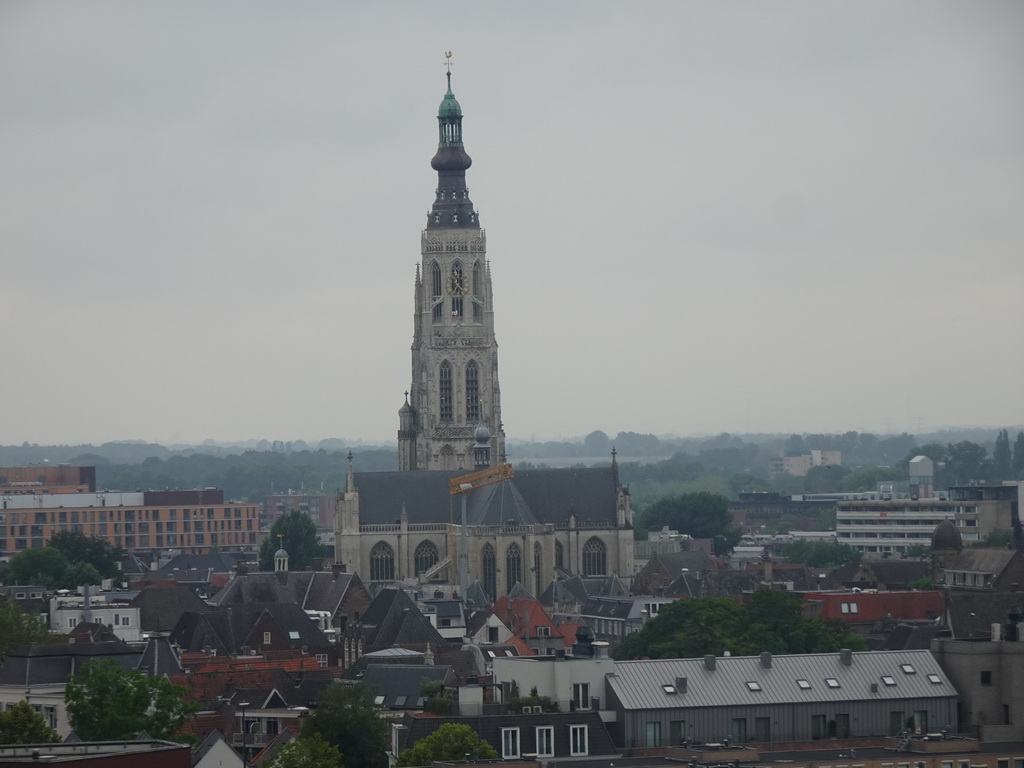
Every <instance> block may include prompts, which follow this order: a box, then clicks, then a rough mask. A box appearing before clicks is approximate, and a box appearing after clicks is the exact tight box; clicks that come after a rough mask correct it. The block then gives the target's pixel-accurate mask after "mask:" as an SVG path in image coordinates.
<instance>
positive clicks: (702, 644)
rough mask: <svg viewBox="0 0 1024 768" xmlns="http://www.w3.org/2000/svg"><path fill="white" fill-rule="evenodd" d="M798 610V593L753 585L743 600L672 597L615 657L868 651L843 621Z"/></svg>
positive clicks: (679, 656) (860, 639)
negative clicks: (824, 619)
mask: <svg viewBox="0 0 1024 768" xmlns="http://www.w3.org/2000/svg"><path fill="white" fill-rule="evenodd" d="M801 610H802V605H801V601H800V599H799V598H798V597H796V596H794V595H791V594H787V593H785V592H777V591H774V590H770V589H760V590H757V591H756V592H755V593H754V594H753V595H752V596H751V597H750V599H749V600H748V602H747V603H746V604H745V605H741V604H739V603H737V602H734V601H733V600H730V599H729V598H724V597H702V598H689V599H686V600H676V601H675V602H674V603H670V604H669V605H666V606H664V607H662V609H661V610H660V611H659V612H658V615H657V616H656V617H655V618H653V619H651V620H650V621H648V622H647V623H646V624H644V626H643V629H641V630H640V631H639V632H634V633H633V634H631V635H627V636H626V638H625V640H623V642H622V644H621V645H620V646H619V648H618V650H617V651H616V652H615V658H617V659H637V658H643V657H648V658H655V659H667V658H695V657H698V656H703V655H705V654H714V655H716V656H721V655H723V654H724V653H725V652H726V651H729V652H730V653H731V654H732V655H734V656H737V655H739V656H750V655H754V654H757V653H760V652H761V651H771V652H772V653H825V652H829V651H836V650H839V649H840V648H850V649H853V650H867V645H866V644H865V643H864V640H863V639H862V638H860V637H858V636H857V635H855V634H853V633H851V632H849V631H848V630H847V629H846V627H845V626H844V625H842V624H840V623H838V622H824V621H822V620H820V619H806V618H804V617H803V615H802V613H801Z"/></svg>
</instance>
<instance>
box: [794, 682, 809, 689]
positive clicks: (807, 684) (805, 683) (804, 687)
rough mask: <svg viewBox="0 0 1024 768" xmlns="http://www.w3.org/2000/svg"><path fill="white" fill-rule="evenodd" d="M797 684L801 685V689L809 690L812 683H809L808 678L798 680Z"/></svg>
mask: <svg viewBox="0 0 1024 768" xmlns="http://www.w3.org/2000/svg"><path fill="white" fill-rule="evenodd" d="M796 684H797V687H799V688H800V690H801V691H809V690H811V684H810V683H808V682H807V681H806V680H797V681H796Z"/></svg>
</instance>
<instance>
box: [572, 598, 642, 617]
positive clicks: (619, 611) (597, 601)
mask: <svg viewBox="0 0 1024 768" xmlns="http://www.w3.org/2000/svg"><path fill="white" fill-rule="evenodd" d="M636 602H637V601H636V598H629V599H626V600H614V599H609V598H601V597H595V598H591V599H590V600H588V601H587V602H586V603H585V604H584V606H583V607H582V608H581V609H580V616H586V617H590V616H597V617H600V618H605V619H628V618H629V615H630V613H632V611H633V607H634V606H635V605H636Z"/></svg>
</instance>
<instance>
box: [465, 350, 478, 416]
mask: <svg viewBox="0 0 1024 768" xmlns="http://www.w3.org/2000/svg"><path fill="white" fill-rule="evenodd" d="M479 420H480V371H479V369H478V368H477V367H476V362H475V361H473V360H470V361H469V363H468V364H467V365H466V421H467V422H469V423H470V424H475V423H476V422H478V421H479Z"/></svg>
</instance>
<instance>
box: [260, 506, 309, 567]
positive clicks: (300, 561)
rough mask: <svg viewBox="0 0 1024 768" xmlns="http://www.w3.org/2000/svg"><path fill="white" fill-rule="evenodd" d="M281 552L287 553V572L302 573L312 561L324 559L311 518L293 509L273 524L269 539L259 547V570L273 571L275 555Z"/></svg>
mask: <svg viewBox="0 0 1024 768" xmlns="http://www.w3.org/2000/svg"><path fill="white" fill-rule="evenodd" d="M280 548H283V549H284V550H285V552H287V553H288V570H290V571H303V570H305V569H306V566H308V565H311V564H312V562H313V559H314V558H317V557H323V555H324V547H323V545H322V544H321V543H320V541H319V539H318V538H317V534H316V523H314V522H313V518H311V517H310V516H309V515H307V514H306V513H305V512H302V511H300V510H297V509H293V510H291V511H290V512H286V513H285V514H283V515H281V517H279V518H278V519H277V520H275V521H274V524H273V525H272V526H271V527H270V535H269V536H267V538H266V539H264V540H263V543H262V544H260V563H259V567H260V570H262V571H270V570H273V568H274V553H275V552H277V550H278V549H280Z"/></svg>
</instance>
